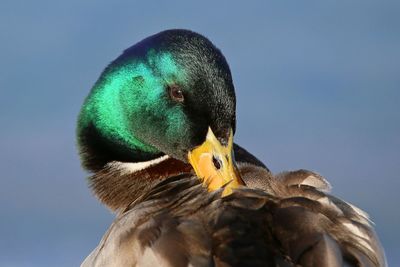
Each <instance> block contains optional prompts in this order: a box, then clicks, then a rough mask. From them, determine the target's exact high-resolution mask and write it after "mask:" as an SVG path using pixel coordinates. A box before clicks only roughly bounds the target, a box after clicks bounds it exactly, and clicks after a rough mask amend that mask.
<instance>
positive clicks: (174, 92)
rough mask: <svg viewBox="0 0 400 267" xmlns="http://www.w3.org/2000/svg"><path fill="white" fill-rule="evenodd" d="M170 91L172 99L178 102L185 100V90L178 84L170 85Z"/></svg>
mask: <svg viewBox="0 0 400 267" xmlns="http://www.w3.org/2000/svg"><path fill="white" fill-rule="evenodd" d="M168 93H169V96H170V97H171V99H172V100H174V101H176V102H183V100H184V96H183V92H182V89H180V88H179V87H178V86H176V85H170V86H168Z"/></svg>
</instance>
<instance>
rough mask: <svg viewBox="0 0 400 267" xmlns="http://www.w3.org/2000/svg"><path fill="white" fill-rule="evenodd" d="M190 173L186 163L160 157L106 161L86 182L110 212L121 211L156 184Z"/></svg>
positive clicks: (189, 167) (190, 168)
mask: <svg viewBox="0 0 400 267" xmlns="http://www.w3.org/2000/svg"><path fill="white" fill-rule="evenodd" d="M192 172H193V170H192V167H191V166H190V165H189V164H187V163H184V162H182V161H180V160H177V159H174V158H171V157H169V156H168V155H162V156H159V157H157V158H155V159H152V160H148V161H142V162H134V163H133V162H120V161H112V162H109V163H107V164H106V165H105V166H104V168H103V169H101V170H100V171H97V172H96V173H95V174H94V175H92V176H91V177H90V178H89V183H90V186H91V188H92V190H93V192H94V194H95V195H96V196H97V197H98V198H99V200H100V201H101V202H102V203H103V204H105V205H106V206H108V207H109V208H110V209H111V210H113V211H116V212H122V211H123V210H125V209H126V207H128V205H129V204H131V203H132V202H134V201H135V200H137V199H138V198H139V197H140V196H141V195H143V194H144V193H145V192H146V191H148V190H150V189H151V188H152V187H153V186H154V185H155V184H157V183H159V182H161V181H162V180H165V179H167V178H169V177H172V176H176V175H179V174H185V173H192Z"/></svg>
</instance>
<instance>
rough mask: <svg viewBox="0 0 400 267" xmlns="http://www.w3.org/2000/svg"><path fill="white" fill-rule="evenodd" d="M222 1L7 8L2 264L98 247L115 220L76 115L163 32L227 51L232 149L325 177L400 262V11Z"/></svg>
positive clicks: (2, 28) (0, 10)
mask: <svg viewBox="0 0 400 267" xmlns="http://www.w3.org/2000/svg"><path fill="white" fill-rule="evenodd" d="M216 2H217V1H197V3H189V1H163V2H161V1H160V2H154V1H141V2H138V1H99V0H96V1H95V0H87V1H78V0H74V1H62V2H61V1H44V0H37V1H20V0H13V1H11V0H2V1H1V3H0V36H1V39H0V40H1V41H0V59H1V62H0V125H1V130H0V151H1V153H0V170H1V175H0V214H1V219H0V266H12V267H14V266H15V267H19V266H60V267H62V266H77V265H78V264H79V263H80V262H81V261H82V260H83V259H84V257H85V256H86V255H88V253H89V252H90V251H91V250H92V249H93V248H94V247H95V246H96V244H97V243H98V241H99V240H100V238H101V236H102V235H103V233H104V232H105V230H106V229H107V227H108V226H109V224H110V223H111V222H112V220H113V215H112V214H111V213H110V212H109V211H108V210H107V209H106V208H104V207H103V206H101V205H100V204H99V203H98V202H97V201H96V199H95V198H94V197H93V196H92V195H91V192H90V191H89V189H88V188H87V184H86V181H85V177H86V175H87V174H86V173H85V172H83V171H82V170H81V168H80V164H79V159H78V156H77V151H76V148H75V123H76V117H77V114H78V111H79V108H80V105H81V103H82V101H83V99H84V97H85V96H86V94H87V93H88V91H89V89H90V88H91V86H92V84H93V83H94V82H95V81H96V79H97V78H98V76H99V74H100V72H101V71H102V69H103V68H104V67H105V66H106V65H107V64H108V62H110V61H111V60H113V59H114V58H115V57H116V56H118V55H119V54H120V52H121V51H122V50H123V49H125V48H127V47H128V46H130V45H132V44H134V43H136V42H137V41H139V40H141V39H142V38H144V37H146V36H148V35H150V34H153V33H156V32H159V31H161V30H164V29H168V28H187V29H192V30H195V31H198V32H200V33H202V34H204V35H206V36H208V37H209V38H210V39H211V40H212V41H213V42H214V43H215V44H216V45H217V46H218V47H219V48H221V50H222V51H223V53H224V54H225V56H226V58H227V60H228V62H229V63H230V66H231V70H232V73H233V77H234V82H235V85H236V91H237V98H238V101H237V102H238V106H237V113H238V127H237V135H236V140H237V142H238V143H240V144H241V145H243V146H245V147H246V148H248V149H249V150H250V151H252V152H253V153H254V154H255V155H257V156H258V157H259V158H260V159H262V160H263V161H264V162H265V163H266V164H267V165H268V166H269V167H270V168H271V170H272V171H274V172H279V171H282V170H288V169H297V168H307V169H311V170H315V171H318V172H319V173H321V174H322V175H324V176H325V177H327V178H328V179H329V181H330V182H331V183H332V185H333V187H334V189H333V192H334V194H335V195H337V196H340V197H342V198H344V199H346V200H348V201H350V202H352V203H354V204H356V205H358V206H360V207H362V208H363V209H365V210H366V211H368V212H369V213H370V214H371V216H372V219H373V220H374V221H375V223H376V229H377V231H378V233H379V235H380V237H381V240H382V243H383V245H384V247H385V249H386V252H387V257H388V260H389V263H390V265H391V266H400V255H399V253H398V252H399V251H400V247H399V241H398V240H399V239H400V232H399V230H398V227H399V225H400V212H399V205H400V196H399V193H398V190H399V188H400V179H399V178H400V177H399V175H400V110H399V109H400V108H399V104H400V73H399V70H400V30H399V29H400V16H399V12H400V2H398V1H369V0H363V1H264V3H258V4H255V3H253V2H246V4H243V3H244V2H242V4H239V1H237V3H233V2H234V1H218V3H216ZM260 2H261V1H260Z"/></svg>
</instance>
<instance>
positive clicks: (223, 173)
mask: <svg viewBox="0 0 400 267" xmlns="http://www.w3.org/2000/svg"><path fill="white" fill-rule="evenodd" d="M188 158H189V162H190V164H191V165H192V166H193V169H194V171H195V172H196V175H197V176H198V177H199V178H200V179H201V180H202V182H203V184H204V185H205V186H206V187H207V188H208V191H214V190H217V189H219V188H221V187H223V186H225V185H226V186H225V189H224V192H223V195H224V196H226V195H229V194H230V193H232V189H234V188H237V187H238V186H239V185H244V182H243V180H242V179H241V178H240V174H239V172H238V170H237V167H236V163H235V161H234V158H233V133H232V130H231V132H230V135H229V141H228V144H227V146H223V145H221V143H220V142H219V141H218V139H217V138H216V137H215V135H214V133H213V131H212V130H211V128H208V132H207V137H206V140H205V141H204V143H203V144H201V145H200V146H198V147H196V148H195V149H193V150H192V151H190V152H189V154H188Z"/></svg>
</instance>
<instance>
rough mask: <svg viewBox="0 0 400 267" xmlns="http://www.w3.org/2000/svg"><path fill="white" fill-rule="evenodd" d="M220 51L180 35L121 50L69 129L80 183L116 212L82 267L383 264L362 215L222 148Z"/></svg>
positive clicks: (310, 182) (230, 100) (229, 118)
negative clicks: (82, 173) (83, 172)
mask: <svg viewBox="0 0 400 267" xmlns="http://www.w3.org/2000/svg"><path fill="white" fill-rule="evenodd" d="M235 101H236V100H235V91H234V85H233V82H232V77H231V73H230V69H229V66H228V63H227V61H226V59H225V57H224V56H223V55H222V53H221V51H220V50H219V49H218V48H216V47H215V46H214V45H213V44H212V43H211V42H210V41H209V40H208V39H207V38H205V37H204V36H202V35H200V34H197V33H194V32H192V31H188V30H167V31H163V32H160V33H158V34H155V35H153V36H150V37H148V38H146V39H144V40H142V41H141V42H139V43H137V44H135V45H133V46H132V47H130V48H128V49H127V50H125V51H124V52H123V53H122V55H121V56H119V57H118V58H117V59H115V60H114V61H113V62H112V63H111V64H109V65H108V67H107V68H106V69H105V70H104V71H103V73H102V74H101V75H100V78H99V79H98V81H97V82H96V83H95V85H94V86H93V88H92V90H91V92H90V93H89V95H88V96H87V98H86V100H85V101H84V104H83V106H82V109H81V112H80V115H79V119H78V127H77V137H78V145H79V150H80V155H81V160H82V165H83V167H84V168H86V169H87V170H89V171H90V172H91V173H92V175H91V176H90V177H89V178H88V180H89V184H90V187H91V188H92V190H93V192H94V194H95V195H96V196H97V197H98V199H99V200H100V201H101V202H102V203H104V204H105V205H106V206H107V207H109V208H110V209H111V210H113V211H115V212H116V214H117V217H116V219H115V221H114V223H113V224H112V225H111V226H110V228H109V230H108V231H107V233H106V234H105V235H104V237H103V239H102V240H101V241H100V244H99V245H98V247H97V248H95V249H94V250H93V252H92V253H91V254H90V255H89V256H88V257H87V258H86V259H85V261H84V262H83V263H82V266H139V267H141V266H177V267H179V266H299V265H300V266H386V261H385V256H384V252H383V249H382V247H381V245H380V243H379V240H378V238H377V236H376V234H375V232H374V230H373V227H372V226H371V222H370V221H369V218H368V215H367V214H366V213H365V212H363V211H361V210H360V209H358V208H356V207H355V206H353V205H351V204H349V203H347V202H345V201H342V200H340V199H338V198H336V197H334V196H332V195H330V194H329V190H330V185H329V183H328V182H327V181H326V179H324V178H323V177H322V176H320V175H319V174H317V173H314V172H311V171H307V170H297V171H291V172H283V173H280V174H278V175H273V174H272V173H271V172H270V171H269V170H268V168H267V167H266V166H265V165H264V164H263V163H262V162H261V161H260V160H258V159H257V158H256V157H254V156H253V155H252V154H250V153H249V152H248V151H246V150H245V149H243V148H242V147H240V146H239V145H237V144H235V143H234V142H233V136H234V133H235V128H236V114H235V112H236V111H235V106H236V103H235Z"/></svg>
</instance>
